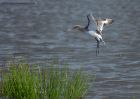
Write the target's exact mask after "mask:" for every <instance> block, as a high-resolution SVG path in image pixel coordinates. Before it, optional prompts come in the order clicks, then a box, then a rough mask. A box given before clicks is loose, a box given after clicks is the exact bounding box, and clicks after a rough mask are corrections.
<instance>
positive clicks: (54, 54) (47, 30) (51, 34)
mask: <svg viewBox="0 0 140 99" xmlns="http://www.w3.org/2000/svg"><path fill="white" fill-rule="evenodd" d="M89 12H92V13H93V15H94V16H95V17H103V18H106V17H108V18H113V19H114V20H115V22H114V23H113V24H112V25H111V26H109V27H106V28H105V31H104V34H105V35H104V36H103V37H104V40H105V41H106V43H107V44H106V46H102V47H101V52H100V55H99V56H98V57H96V54H95V50H96V42H95V40H94V39H93V38H92V37H91V36H89V35H87V34H84V33H79V32H65V30H67V29H68V28H70V27H72V25H74V24H81V25H85V24H86V22H87V20H86V15H87V14H88V13H89ZM139 32H140V0H1V1H0V63H1V64H4V63H5V61H7V60H8V59H9V57H11V56H16V57H18V56H25V57H26V58H27V59H28V60H29V61H30V62H32V63H41V64H46V63H51V62H52V60H58V61H59V62H60V63H62V64H63V62H65V63H67V64H69V66H70V67H71V68H72V69H78V68H80V67H81V66H83V67H84V68H85V71H89V73H96V80H95V85H94V87H93V88H90V92H89V93H88V94H87V97H86V98H87V99H132V97H133V96H135V97H136V99H140V33H139Z"/></svg>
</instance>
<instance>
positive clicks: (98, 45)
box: [96, 40, 100, 56]
mask: <svg viewBox="0 0 140 99" xmlns="http://www.w3.org/2000/svg"><path fill="white" fill-rule="evenodd" d="M99 48H100V42H99V41H98V40H97V47H96V56H98V55H99Z"/></svg>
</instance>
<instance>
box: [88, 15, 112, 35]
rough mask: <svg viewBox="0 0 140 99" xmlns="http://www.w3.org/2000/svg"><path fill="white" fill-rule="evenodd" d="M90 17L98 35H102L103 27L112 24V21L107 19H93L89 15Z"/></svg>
mask: <svg viewBox="0 0 140 99" xmlns="http://www.w3.org/2000/svg"><path fill="white" fill-rule="evenodd" d="M90 16H91V18H92V20H93V21H94V22H95V24H96V29H97V30H98V31H99V32H100V33H102V31H103V28H104V25H108V24H111V23H112V22H113V20H112V19H108V18H106V19H95V18H94V17H93V15H92V14H90Z"/></svg>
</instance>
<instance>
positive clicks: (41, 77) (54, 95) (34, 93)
mask: <svg viewBox="0 0 140 99" xmlns="http://www.w3.org/2000/svg"><path fill="white" fill-rule="evenodd" d="M1 82H2V84H1V88H2V89H1V90H2V96H3V97H4V98H5V97H7V98H14V99H81V98H82V97H84V95H85V94H86V92H87V89H88V82H87V79H86V77H85V76H84V74H83V73H82V71H75V72H72V73H71V72H70V70H69V69H68V68H67V67H64V68H63V69H60V68H54V67H53V66H52V67H51V68H47V69H42V70H39V69H37V70H32V69H31V66H30V65H29V64H28V63H18V64H17V63H10V64H9V71H8V72H4V73H2V80H1Z"/></svg>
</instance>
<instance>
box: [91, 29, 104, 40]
mask: <svg viewBox="0 0 140 99" xmlns="http://www.w3.org/2000/svg"><path fill="white" fill-rule="evenodd" d="M88 34H90V35H91V36H93V37H96V38H99V39H102V36H101V35H100V34H97V33H96V32H95V31H88Z"/></svg>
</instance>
